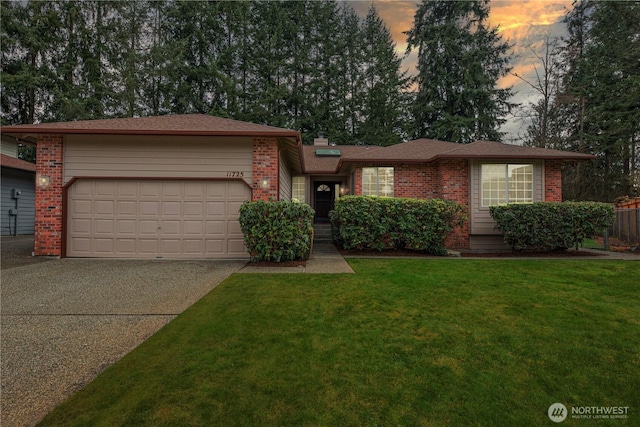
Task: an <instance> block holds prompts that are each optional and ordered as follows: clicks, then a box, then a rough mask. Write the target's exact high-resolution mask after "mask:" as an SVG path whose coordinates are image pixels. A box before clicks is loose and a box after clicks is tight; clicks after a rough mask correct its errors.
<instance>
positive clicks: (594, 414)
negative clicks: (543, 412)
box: [547, 403, 629, 423]
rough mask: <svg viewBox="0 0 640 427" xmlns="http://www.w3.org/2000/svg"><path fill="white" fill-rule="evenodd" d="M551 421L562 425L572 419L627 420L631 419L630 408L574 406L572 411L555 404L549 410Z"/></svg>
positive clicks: (560, 404)
mask: <svg viewBox="0 0 640 427" xmlns="http://www.w3.org/2000/svg"><path fill="white" fill-rule="evenodd" d="M547 415H548V416H549V419H550V420H551V421H553V422H554V423H561V422H563V421H564V420H566V419H567V417H569V416H570V417H571V419H583V420H603V419H604V420H616V419H619V420H626V419H628V418H629V407H628V406H572V407H571V410H570V411H569V410H567V407H566V406H564V405H563V404H562V403H554V404H553V405H551V406H549V409H548V410H547Z"/></svg>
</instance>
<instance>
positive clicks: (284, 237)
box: [240, 201, 315, 262]
mask: <svg viewBox="0 0 640 427" xmlns="http://www.w3.org/2000/svg"><path fill="white" fill-rule="evenodd" d="M314 214H315V212H314V211H313V209H312V208H311V206H309V205H307V204H304V203H296V202H289V201H279V202H274V201H270V202H263V201H258V202H244V203H243V204H242V206H240V228H241V229H242V232H243V233H244V243H245V245H246V247H247V251H248V252H249V255H250V256H251V261H254V262H259V261H275V262H285V261H293V260H298V259H308V258H309V255H310V254H311V244H312V242H313V216H314Z"/></svg>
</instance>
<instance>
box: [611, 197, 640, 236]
mask: <svg viewBox="0 0 640 427" xmlns="http://www.w3.org/2000/svg"><path fill="white" fill-rule="evenodd" d="M607 235H608V236H609V237H616V238H618V239H620V240H624V241H625V242H628V243H630V244H631V245H632V246H640V197H636V198H635V199H631V200H625V201H624V202H619V203H617V204H616V218H615V222H614V223H613V227H611V228H609V229H608V230H607Z"/></svg>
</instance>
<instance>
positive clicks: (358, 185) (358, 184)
mask: <svg viewBox="0 0 640 427" xmlns="http://www.w3.org/2000/svg"><path fill="white" fill-rule="evenodd" d="M353 176H354V180H355V184H354V187H355V191H354V192H353V195H354V196H362V167H360V166H358V167H357V168H356V170H355V171H354V174H353ZM394 185H395V184H394ZM394 191H395V189H394Z"/></svg>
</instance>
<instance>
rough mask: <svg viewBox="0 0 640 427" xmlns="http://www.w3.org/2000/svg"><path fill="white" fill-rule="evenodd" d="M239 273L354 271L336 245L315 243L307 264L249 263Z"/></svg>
mask: <svg viewBox="0 0 640 427" xmlns="http://www.w3.org/2000/svg"><path fill="white" fill-rule="evenodd" d="M238 273H289V274H290V273H311V274H321V273H354V271H353V269H352V268H351V266H350V265H349V264H347V262H346V261H345V260H344V258H343V257H342V255H340V253H339V252H338V250H337V249H336V247H335V246H334V245H333V244H331V243H314V245H313V252H312V253H311V258H310V259H309V260H308V261H307V265H306V266H298V267H256V266H252V265H251V264H248V265H247V266H246V267H244V268H243V269H242V270H240V271H239V272H238Z"/></svg>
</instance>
